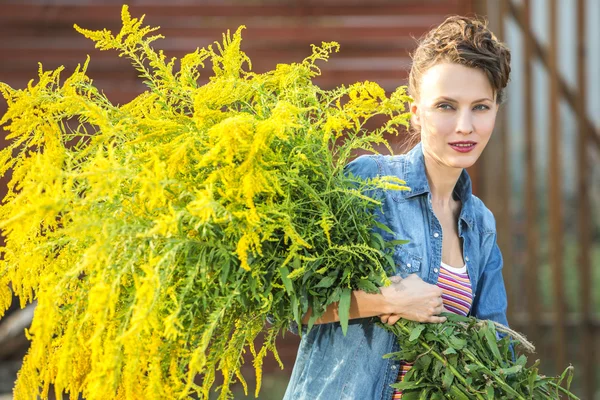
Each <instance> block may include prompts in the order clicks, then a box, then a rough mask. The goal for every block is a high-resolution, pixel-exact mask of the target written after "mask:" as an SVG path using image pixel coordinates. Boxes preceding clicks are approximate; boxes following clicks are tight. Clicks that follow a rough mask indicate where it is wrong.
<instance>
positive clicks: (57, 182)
mask: <svg viewBox="0 0 600 400" xmlns="http://www.w3.org/2000/svg"><path fill="white" fill-rule="evenodd" d="M122 20H123V27H122V29H121V31H120V32H119V33H118V34H116V35H113V34H112V33H111V32H109V31H107V30H103V31H89V30H85V29H81V28H79V27H76V28H77V30H78V31H79V32H81V33H82V34H84V35H85V36H86V37H88V38H90V39H92V40H94V41H95V42H96V47H99V48H100V49H103V50H108V49H114V50H116V51H118V52H119V55H120V56H124V57H127V58H129V59H130V60H131V62H132V64H133V66H134V67H135V68H136V69H137V70H138V71H139V73H140V76H141V77H142V79H143V80H144V82H145V83H146V84H147V85H148V90H147V91H146V92H144V93H142V94H141V95H139V96H138V97H137V98H135V99H134V100H132V101H131V102H130V103H128V104H124V105H122V106H117V105H113V104H112V103H111V102H110V101H109V100H108V99H107V98H106V97H105V96H104V95H103V94H102V92H101V91H100V90H98V89H97V88H96V87H95V86H94V85H93V82H92V81H91V79H90V78H89V77H87V76H86V68H87V65H88V62H89V60H88V61H87V62H86V63H85V64H84V65H83V67H80V68H77V70H76V71H75V72H74V73H73V74H72V75H71V76H70V77H68V78H67V79H65V80H64V82H63V83H62V84H61V82H59V75H60V73H61V70H62V68H59V69H58V70H56V71H43V70H42V68H41V67H40V72H39V82H38V83H33V82H30V83H29V85H28V86H27V88H26V89H23V90H16V89H12V88H10V87H8V86H7V85H5V84H0V91H1V92H2V93H3V95H4V97H5V98H6V100H7V102H8V106H9V108H8V111H7V113H6V114H5V115H4V116H3V117H2V119H1V120H0V124H3V125H4V129H5V130H7V131H8V135H7V139H8V140H10V141H11V142H10V145H9V146H8V147H7V148H5V149H4V150H2V152H1V153H0V168H1V170H0V172H1V173H2V174H4V173H6V172H7V171H8V170H12V179H11V181H10V183H9V189H8V193H7V195H6V197H5V198H4V201H3V203H2V206H1V208H0V218H1V222H0V227H1V228H2V230H3V232H4V234H5V236H6V246H5V247H3V248H2V249H1V251H2V255H3V260H2V262H1V264H0V266H1V272H0V280H1V285H0V288H1V290H2V296H1V298H2V304H1V307H2V309H3V310H4V309H6V307H8V305H9V303H10V298H11V293H10V289H9V285H10V286H11V287H12V290H13V291H14V293H15V294H16V295H17V296H18V297H19V298H20V301H21V305H24V304H26V303H28V302H31V301H33V300H34V299H35V300H37V308H36V311H35V316H34V319H33V323H32V326H31V328H30V329H29V330H28V336H29V338H30V339H31V348H30V350H29V353H28V354H27V356H26V358H25V360H24V364H23V367H22V369H21V371H20V373H19V377H18V380H17V382H16V387H15V397H16V398H17V399H32V398H36V397H37V396H41V397H43V398H46V397H47V396H48V391H49V388H50V385H51V384H52V385H53V386H54V390H55V391H56V396H57V397H60V395H61V393H63V392H65V393H69V394H70V395H71V396H72V397H73V398H77V396H78V394H80V393H81V394H83V396H84V397H85V398H86V399H90V400H91V399H107V398H111V399H112V398H128V399H134V398H141V399H151V398H181V397H187V396H189V395H191V394H193V393H197V394H199V395H200V396H201V397H204V398H207V397H208V393H209V390H210V389H211V387H212V386H213V384H214V382H215V377H216V373H217V372H218V371H220V372H221V373H222V374H223V384H222V386H221V390H220V393H221V398H227V397H228V396H229V395H230V391H229V385H230V384H231V383H232V382H234V381H236V380H239V381H241V382H242V383H243V384H244V385H245V383H244V382H245V381H244V378H243V377H242V375H241V374H240V365H241V362H242V354H243V353H244V352H245V351H247V350H248V349H249V351H251V352H252V354H253V355H254V361H253V363H254V367H255V369H256V374H257V388H256V393H258V391H259V390H260V381H261V365H262V360H263V358H264V357H265V355H266V354H267V352H268V351H271V352H273V353H274V354H275V357H276V358H278V356H277V352H276V348H275V338H276V336H277V334H278V333H279V332H280V331H281V330H283V329H286V327H287V325H288V323H289V321H290V319H295V320H296V321H297V322H300V318H301V317H302V315H303V314H304V313H306V312H307V310H308V307H309V306H312V309H313V318H312V319H311V324H312V322H314V320H315V319H316V318H317V317H318V316H319V315H321V314H322V312H323V310H324V309H325V307H326V306H327V305H329V304H331V303H332V302H339V304H340V313H341V316H342V320H343V323H344V325H345V326H347V319H348V307H349V300H350V293H351V290H352V289H353V288H363V289H365V290H368V291H376V290H377V288H378V287H379V286H381V285H384V284H386V282H387V274H386V272H385V270H384V267H385V266H386V265H389V264H391V263H392V260H391V256H390V254H389V251H388V250H389V247H390V246H393V245H394V242H390V243H385V242H384V241H383V240H382V237H381V236H380V235H379V234H377V233H375V232H374V231H373V230H372V229H371V227H372V226H373V224H375V219H374V218H375V217H374V216H373V215H374V213H373V211H374V209H375V208H376V207H377V206H378V203H377V202H376V201H375V200H373V199H372V198H370V197H368V196H367V195H365V194H364V193H365V192H366V191H369V190H373V189H375V188H378V187H385V188H389V189H397V190H407V188H406V187H405V186H403V184H404V183H403V182H402V181H400V180H398V179H394V178H391V177H388V178H381V179H376V180H370V181H367V182H365V181H363V180H361V179H359V178H356V177H353V176H351V175H348V176H346V175H345V174H344V165H346V164H347V162H348V160H349V157H350V156H351V154H352V153H353V151H354V150H356V149H365V150H373V147H372V146H373V144H375V143H377V144H383V145H387V143H386V141H385V140H384V139H383V134H384V133H394V132H396V128H397V127H398V125H406V124H407V121H408V113H406V112H405V110H404V107H405V103H406V101H407V100H408V97H407V96H406V95H405V92H404V89H403V88H400V89H398V90H397V91H396V92H395V93H393V94H392V95H391V97H389V98H388V97H387V96H386V95H385V93H384V91H383V89H381V88H380V87H379V86H378V85H377V84H375V83H372V82H364V83H357V84H354V85H351V86H350V87H340V88H337V89H335V90H331V91H326V90H321V89H320V88H318V87H317V86H315V85H314V84H312V81H311V79H312V78H313V77H314V76H316V75H318V74H319V72H320V71H319V69H318V67H317V66H316V65H315V62H317V61H319V60H327V58H328V57H329V55H330V53H331V52H333V51H337V50H338V46H337V44H335V43H324V44H323V45H322V46H320V47H316V46H315V47H313V51H312V55H310V56H309V57H308V58H306V59H305V60H304V61H303V62H301V63H296V64H289V65H288V64H280V65H278V66H277V68H276V69H275V70H273V71H270V72H267V73H264V74H255V73H252V72H250V60H249V59H248V57H247V56H246V55H245V54H244V53H243V52H242V51H241V50H240V42H241V28H240V29H238V31H237V32H236V33H235V34H233V35H230V34H229V33H228V34H227V35H225V36H224V39H223V42H222V43H216V45H215V46H211V47H208V48H206V49H198V50H196V51H195V52H193V53H191V54H187V55H186V56H184V57H183V58H182V59H181V60H179V61H177V60H175V59H171V60H168V59H167V58H166V56H165V55H164V54H163V53H162V52H156V51H155V50H153V49H152V47H151V46H150V44H151V43H152V42H153V41H154V40H156V39H157V38H159V37H160V36H150V34H151V33H152V32H153V31H154V30H155V28H148V27H144V26H142V22H143V18H140V19H136V18H132V17H131V16H130V14H129V12H128V9H127V7H124V8H123V11H122ZM205 61H210V62H211V64H212V69H213V72H214V74H213V76H211V77H210V81H209V82H208V83H207V84H205V85H199V84H198V78H199V72H198V69H199V67H203V66H204V65H203V63H204V62H205ZM176 64H178V65H177V66H178V67H179V68H178V69H177V68H176ZM375 115H386V116H388V120H387V122H386V123H385V125H384V126H382V127H381V128H380V129H377V130H374V131H370V132H367V131H365V130H364V129H363V127H362V126H363V124H364V123H365V122H366V121H367V120H368V119H369V118H371V117H372V116H375ZM342 132H343V133H344V137H342ZM344 311H345V312H344ZM267 315H271V316H272V320H273V325H272V326H270V327H269V328H265V320H266V317H267ZM265 330H266V332H265V339H264V343H263V345H262V347H260V348H255V345H254V341H255V338H256V337H257V335H258V334H259V333H261V332H263V331H265ZM198 376H199V377H200V380H199V384H198V385H197V384H196V381H195V380H196V379H198Z"/></svg>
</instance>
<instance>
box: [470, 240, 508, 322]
mask: <svg viewBox="0 0 600 400" xmlns="http://www.w3.org/2000/svg"><path fill="white" fill-rule="evenodd" d="M490 239H491V240H493V246H492V250H491V252H490V254H489V256H488V258H487V262H486V263H485V266H484V268H483V272H482V274H481V276H480V278H479V285H478V290H477V293H476V297H477V307H476V310H475V314H476V315H475V316H476V317H477V318H479V319H490V320H492V321H496V322H499V323H501V324H502V325H506V326H507V325H508V321H507V320H506V307H507V300H506V289H505V288H504V279H503V277H502V266H503V263H502V254H501V253H500V248H499V247H498V244H497V243H496V233H493V234H492V237H491V238H490Z"/></svg>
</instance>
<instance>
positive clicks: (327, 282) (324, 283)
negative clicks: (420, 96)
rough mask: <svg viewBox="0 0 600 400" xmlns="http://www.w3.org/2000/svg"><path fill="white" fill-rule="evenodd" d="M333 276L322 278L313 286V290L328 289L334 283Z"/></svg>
mask: <svg viewBox="0 0 600 400" xmlns="http://www.w3.org/2000/svg"><path fill="white" fill-rule="evenodd" d="M335 279H336V277H335V276H332V275H329V276H326V277H324V278H323V279H321V280H320V281H319V283H317V284H316V285H315V288H328V287H331V285H333V284H334V283H335Z"/></svg>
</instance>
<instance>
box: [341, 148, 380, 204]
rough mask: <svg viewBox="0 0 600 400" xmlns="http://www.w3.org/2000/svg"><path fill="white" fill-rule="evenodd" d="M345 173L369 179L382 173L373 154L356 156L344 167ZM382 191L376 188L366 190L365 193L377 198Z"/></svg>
mask: <svg viewBox="0 0 600 400" xmlns="http://www.w3.org/2000/svg"><path fill="white" fill-rule="evenodd" d="M344 174H346V176H349V175H350V174H352V175H353V176H355V177H359V178H361V179H363V180H367V179H373V178H376V177H377V176H379V175H381V169H380V167H379V164H378V163H377V161H375V159H374V158H373V156H368V155H362V156H360V157H357V158H355V159H354V160H352V161H351V162H349V163H348V164H347V165H346V166H345V167H344ZM381 192H382V190H381V189H376V190H366V191H365V192H364V193H365V195H367V196H369V197H371V198H377V197H379V196H381Z"/></svg>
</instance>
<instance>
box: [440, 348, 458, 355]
mask: <svg viewBox="0 0 600 400" xmlns="http://www.w3.org/2000/svg"><path fill="white" fill-rule="evenodd" d="M442 354H445V355H448V354H456V350H454V349H453V348H452V347H448V348H447V349H446V350H444V352H443V353H442Z"/></svg>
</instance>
